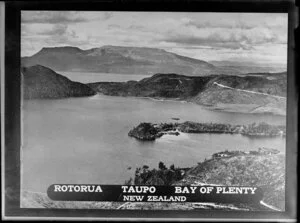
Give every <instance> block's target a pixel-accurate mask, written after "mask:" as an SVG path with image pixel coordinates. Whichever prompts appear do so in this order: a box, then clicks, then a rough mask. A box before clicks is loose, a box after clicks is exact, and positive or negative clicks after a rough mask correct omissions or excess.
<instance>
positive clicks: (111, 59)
mask: <svg viewBox="0 0 300 223" xmlns="http://www.w3.org/2000/svg"><path fill="white" fill-rule="evenodd" d="M21 63H22V66H33V65H37V64H39V65H43V66H46V67H49V68H51V69H53V70H55V71H79V72H99V73H119V74H156V73H178V74H184V75H188V76H203V75H209V74H239V73H241V72H240V71H239V69H237V68H236V67H233V68H231V67H226V66H220V67H218V66H215V65H213V64H211V63H208V62H206V61H203V60H198V59H194V58H190V57H185V56H181V55H178V54H175V53H171V52H168V51H166V50H163V49H158V48H146V47H123V46H102V47H99V48H92V49H88V50H82V49H80V48H78V47H71V46H65V47H44V48H42V49H41V50H40V51H39V52H37V53H36V54H34V55H33V56H30V57H23V58H22V59H21Z"/></svg>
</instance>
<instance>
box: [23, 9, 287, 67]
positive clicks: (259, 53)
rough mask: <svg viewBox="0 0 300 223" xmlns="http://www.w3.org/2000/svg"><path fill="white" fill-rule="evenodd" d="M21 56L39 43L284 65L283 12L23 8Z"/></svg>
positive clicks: (285, 50)
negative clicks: (157, 50) (113, 47)
mask: <svg viewBox="0 0 300 223" xmlns="http://www.w3.org/2000/svg"><path fill="white" fill-rule="evenodd" d="M21 32H22V38H21V48H22V52H21V54H22V56H30V55H32V54H34V53H36V52H38V51H39V50H40V49H41V48H42V47H54V46H76V47H79V48H81V49H90V48H94V47H101V46H103V45H117V46H141V47H154V48H161V49H165V50H167V51H170V52H174V53H178V54H180V55H184V56H189V57H193V58H197V59H201V60H205V61H210V60H232V61H251V62H257V63H272V64H273V63H274V64H275V63H276V64H277V63H278V64H286V61H287V14H280V13H199V12H198V13H177V12H71V11H60V12H58V11H56V12H55V11H51V12H50V11H23V12H22V25H21Z"/></svg>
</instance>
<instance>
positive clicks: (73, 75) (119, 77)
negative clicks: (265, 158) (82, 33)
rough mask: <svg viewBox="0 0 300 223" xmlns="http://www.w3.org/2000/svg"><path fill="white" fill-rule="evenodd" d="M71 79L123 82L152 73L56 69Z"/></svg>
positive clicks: (83, 81) (89, 81) (138, 78)
mask: <svg viewBox="0 0 300 223" xmlns="http://www.w3.org/2000/svg"><path fill="white" fill-rule="evenodd" d="M57 73H59V74H62V75H64V76H66V77H67V78H69V79H70V80H72V81H78V82H81V83H92V82H100V81H106V82H125V81H128V80H133V81H139V80H142V79H144V78H146V77H151V76H152V75H151V74H149V75H145V74H112V73H109V74H108V73H92V72H65V71H57Z"/></svg>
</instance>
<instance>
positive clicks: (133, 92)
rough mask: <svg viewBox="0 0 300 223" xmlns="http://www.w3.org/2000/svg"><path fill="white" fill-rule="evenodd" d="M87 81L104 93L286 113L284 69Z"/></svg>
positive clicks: (259, 111) (233, 108)
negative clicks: (200, 75)
mask: <svg viewBox="0 0 300 223" xmlns="http://www.w3.org/2000/svg"><path fill="white" fill-rule="evenodd" d="M270 77H272V78H270ZM87 85H88V86H90V87H91V88H92V89H94V90H95V91H97V92H99V93H102V94H105V95H112V96H135V97H150V98H159V99H175V100H185V101H190V102H194V103H196V104H200V105H205V106H209V107H211V108H213V109H220V110H226V111H239V112H253V113H264V112H267V113H274V114H285V108H286V98H285V96H286V86H287V85H286V73H279V74H276V75H275V74H264V75H260V74H257V75H255V74H252V75H248V76H245V77H241V76H234V75H209V76H203V77H189V76H184V75H178V74H155V75H153V76H152V77H150V78H145V79H142V80H141V81H128V82H98V83H89V84H87Z"/></svg>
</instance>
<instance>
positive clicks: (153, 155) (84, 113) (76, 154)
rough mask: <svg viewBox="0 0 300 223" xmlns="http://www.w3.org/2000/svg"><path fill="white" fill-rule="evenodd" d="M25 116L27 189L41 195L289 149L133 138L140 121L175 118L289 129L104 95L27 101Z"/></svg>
mask: <svg viewBox="0 0 300 223" xmlns="http://www.w3.org/2000/svg"><path fill="white" fill-rule="evenodd" d="M100 81H102V80H100ZM88 82H89V81H88ZM22 115H23V140H22V141H23V142H22V152H21V165H22V167H21V171H22V174H21V175H22V179H21V182H22V188H23V189H26V190H30V191H37V192H46V191H47V188H48V186H49V185H51V184H54V183H69V184H77V183H78V184H79V183H80V184H86V183H90V184H92V183H95V184H123V183H124V181H125V180H128V179H129V178H130V177H131V176H133V174H134V171H135V168H136V167H140V166H142V165H148V166H150V167H151V168H157V167H158V163H159V161H163V162H164V163H165V164H166V165H167V166H169V165H171V164H175V166H179V167H190V166H193V165H196V164H197V162H199V161H203V160H204V159H205V158H207V157H210V156H211V155H212V154H213V153H215V152H218V151H223V150H226V149H228V150H237V149H239V150H253V149H257V148H258V147H272V148H276V149H279V150H281V151H282V152H284V151H285V138H281V137H278V138H248V137H245V136H241V135H225V134H184V133H182V134H181V135H180V136H163V137H162V138H160V139H157V140H156V141H154V142H141V141H138V140H136V139H134V138H131V137H128V135H127V134H128V132H129V130H130V129H132V128H133V127H134V126H136V125H138V124H139V123H140V122H152V123H159V122H174V120H172V119H171V118H174V117H176V118H180V122H183V121H195V122H218V123H230V124H250V123H252V122H261V121H264V122H267V123H271V124H285V117H282V116H273V115H255V114H239V113H227V112H218V111H210V110H206V109H204V108H202V107H201V106H199V105H195V104H192V103H185V102H179V101H157V100H151V99H142V98H124V97H111V96H103V95H95V96H92V97H82V98H68V99H60V100H29V101H24V103H23V113H22Z"/></svg>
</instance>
